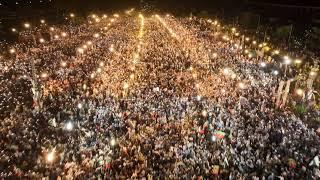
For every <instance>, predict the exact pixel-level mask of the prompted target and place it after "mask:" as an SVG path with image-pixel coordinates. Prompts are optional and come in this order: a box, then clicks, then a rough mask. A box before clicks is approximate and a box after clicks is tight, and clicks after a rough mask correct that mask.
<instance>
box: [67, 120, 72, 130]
mask: <svg viewBox="0 0 320 180" xmlns="http://www.w3.org/2000/svg"><path fill="white" fill-rule="evenodd" d="M66 129H67V130H68V131H71V130H72V129H73V124H72V122H68V123H67V124H66Z"/></svg>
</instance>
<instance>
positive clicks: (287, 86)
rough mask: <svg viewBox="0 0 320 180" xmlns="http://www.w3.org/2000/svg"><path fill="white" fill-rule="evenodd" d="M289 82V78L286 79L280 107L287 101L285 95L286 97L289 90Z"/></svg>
mask: <svg viewBox="0 0 320 180" xmlns="http://www.w3.org/2000/svg"><path fill="white" fill-rule="evenodd" d="M290 84H291V80H288V81H287V85H286V88H285V90H284V94H283V99H282V104H281V107H285V105H286V103H287V97H288V94H289V90H290Z"/></svg>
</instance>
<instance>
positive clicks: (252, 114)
mask: <svg viewBox="0 0 320 180" xmlns="http://www.w3.org/2000/svg"><path fill="white" fill-rule="evenodd" d="M89 21H90V23H83V24H81V25H78V24H74V23H71V24H69V25H64V26H62V25H61V26H57V27H51V28H49V27H47V26H44V27H41V28H37V29H35V28H33V29H29V30H27V31H26V32H24V34H21V36H23V37H26V38H22V39H21V40H20V41H21V42H20V43H17V44H15V45H13V46H11V47H9V52H8V53H5V54H3V55H2V56H1V64H0V66H1V68H0V71H1V74H0V81H1V84H3V86H1V88H0V92H1V94H0V101H1V102H0V103H1V104H0V111H1V118H2V121H1V126H0V128H1V129H0V169H1V174H0V177H1V178H8V177H11V178H12V177H23V178H32V179H38V178H42V177H48V178H50V179H51V178H52V179H57V178H58V179H72V178H76V179H129V178H132V179H152V178H155V179H201V178H204V179H214V178H220V179H244V178H252V179H319V178H320V170H319V153H320V151H319V150H320V149H319V145H320V139H319V134H317V133H316V131H315V130H314V129H311V128H308V127H307V126H306V124H305V123H304V122H303V121H301V119H300V118H298V117H296V116H295V115H294V114H293V113H292V112H291V111H289V110H286V109H284V110H277V109H276V108H275V105H274V104H275V97H276V89H277V86H278V84H279V80H280V79H281V77H280V75H278V74H275V73H273V72H274V71H272V70H270V69H272V68H273V67H274V66H275V65H273V60H270V61H269V62H267V66H266V67H261V62H266V60H265V59H264V58H263V57H252V56H248V55H247V54H246V53H244V49H245V48H246V47H245V45H244V44H242V43H241V40H237V38H236V37H231V39H232V40H225V38H222V37H223V33H222V31H219V30H217V28H213V27H212V26H211V24H208V23H207V21H205V20H202V19H199V18H196V17H193V18H174V17H172V16H158V15H153V16H148V17H147V16H146V17H144V16H142V15H139V16H136V15H120V16H119V15H117V14H115V15H110V16H109V17H106V16H104V17H101V18H99V17H90V18H89Z"/></svg>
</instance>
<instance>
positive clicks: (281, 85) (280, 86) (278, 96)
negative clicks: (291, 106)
mask: <svg viewBox="0 0 320 180" xmlns="http://www.w3.org/2000/svg"><path fill="white" fill-rule="evenodd" d="M283 86H284V81H281V82H280V84H279V88H278V92H277V99H276V108H278V107H279V106H280V99H281V94H282V89H283Z"/></svg>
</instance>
